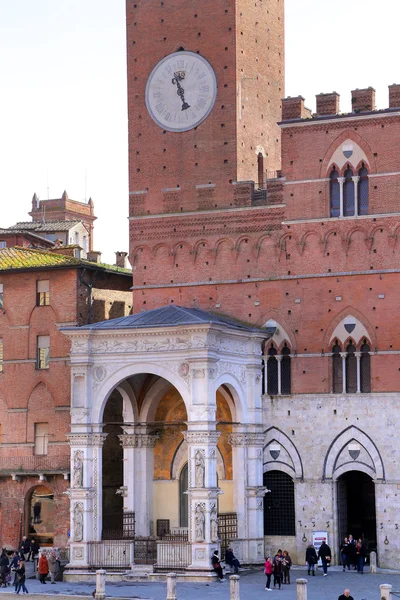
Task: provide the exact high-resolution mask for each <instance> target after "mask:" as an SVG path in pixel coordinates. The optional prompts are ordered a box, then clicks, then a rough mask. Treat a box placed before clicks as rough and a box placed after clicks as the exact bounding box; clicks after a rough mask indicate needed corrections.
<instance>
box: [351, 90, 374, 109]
mask: <svg viewBox="0 0 400 600" xmlns="http://www.w3.org/2000/svg"><path fill="white" fill-rule="evenodd" d="M351 104H352V107H353V112H355V113H359V112H367V111H369V110H375V90H374V88H372V87H369V88H365V89H363V90H359V89H358V88H357V89H356V90H352V91H351Z"/></svg>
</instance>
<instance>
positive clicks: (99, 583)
mask: <svg viewBox="0 0 400 600" xmlns="http://www.w3.org/2000/svg"><path fill="white" fill-rule="evenodd" d="M94 597H95V599H96V600H105V597H106V571H104V570H103V569H100V570H99V571H96V593H95V595H94Z"/></svg>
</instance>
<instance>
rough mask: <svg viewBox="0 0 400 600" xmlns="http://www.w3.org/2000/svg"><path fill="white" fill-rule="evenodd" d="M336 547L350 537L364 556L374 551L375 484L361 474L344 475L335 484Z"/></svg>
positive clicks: (355, 472)
mask: <svg viewBox="0 0 400 600" xmlns="http://www.w3.org/2000/svg"><path fill="white" fill-rule="evenodd" d="M337 502H338V534H339V543H340V542H341V541H342V540H343V538H345V537H347V536H348V535H349V534H352V536H353V538H355V539H358V538H362V539H363V540H364V543H365V547H366V549H367V551H368V552H370V551H371V550H376V513H375V484H374V482H373V480H372V479H371V477H370V476H369V475H367V474H366V473H363V472H361V471H348V472H347V473H344V474H343V475H341V476H340V477H339V479H338V480H337Z"/></svg>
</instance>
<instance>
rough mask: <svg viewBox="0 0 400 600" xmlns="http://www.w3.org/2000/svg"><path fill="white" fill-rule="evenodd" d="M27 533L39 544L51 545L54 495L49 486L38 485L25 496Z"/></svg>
mask: <svg viewBox="0 0 400 600" xmlns="http://www.w3.org/2000/svg"><path fill="white" fill-rule="evenodd" d="M26 516H27V521H28V522H27V533H26V534H25V535H27V536H28V537H29V538H31V539H35V540H36V541H37V542H39V544H40V545H41V546H42V545H51V544H53V538H54V496H53V492H52V490H51V489H50V488H48V487H46V486H44V485H39V486H37V487H36V488H35V489H34V490H33V491H32V493H31V494H30V495H29V496H28V498H27V511H26Z"/></svg>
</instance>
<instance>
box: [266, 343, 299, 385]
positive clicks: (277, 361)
mask: <svg viewBox="0 0 400 600" xmlns="http://www.w3.org/2000/svg"><path fill="white" fill-rule="evenodd" d="M264 368H265V376H264V379H265V382H266V386H265V393H266V394H269V395H270V396H280V395H289V394H291V393H292V391H291V388H292V373H291V353H290V348H289V346H288V343H287V342H286V341H285V342H284V344H283V347H282V348H281V350H280V352H278V351H277V349H276V348H275V346H274V344H271V346H270V348H269V349H268V351H267V355H266V357H265V359H264Z"/></svg>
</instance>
